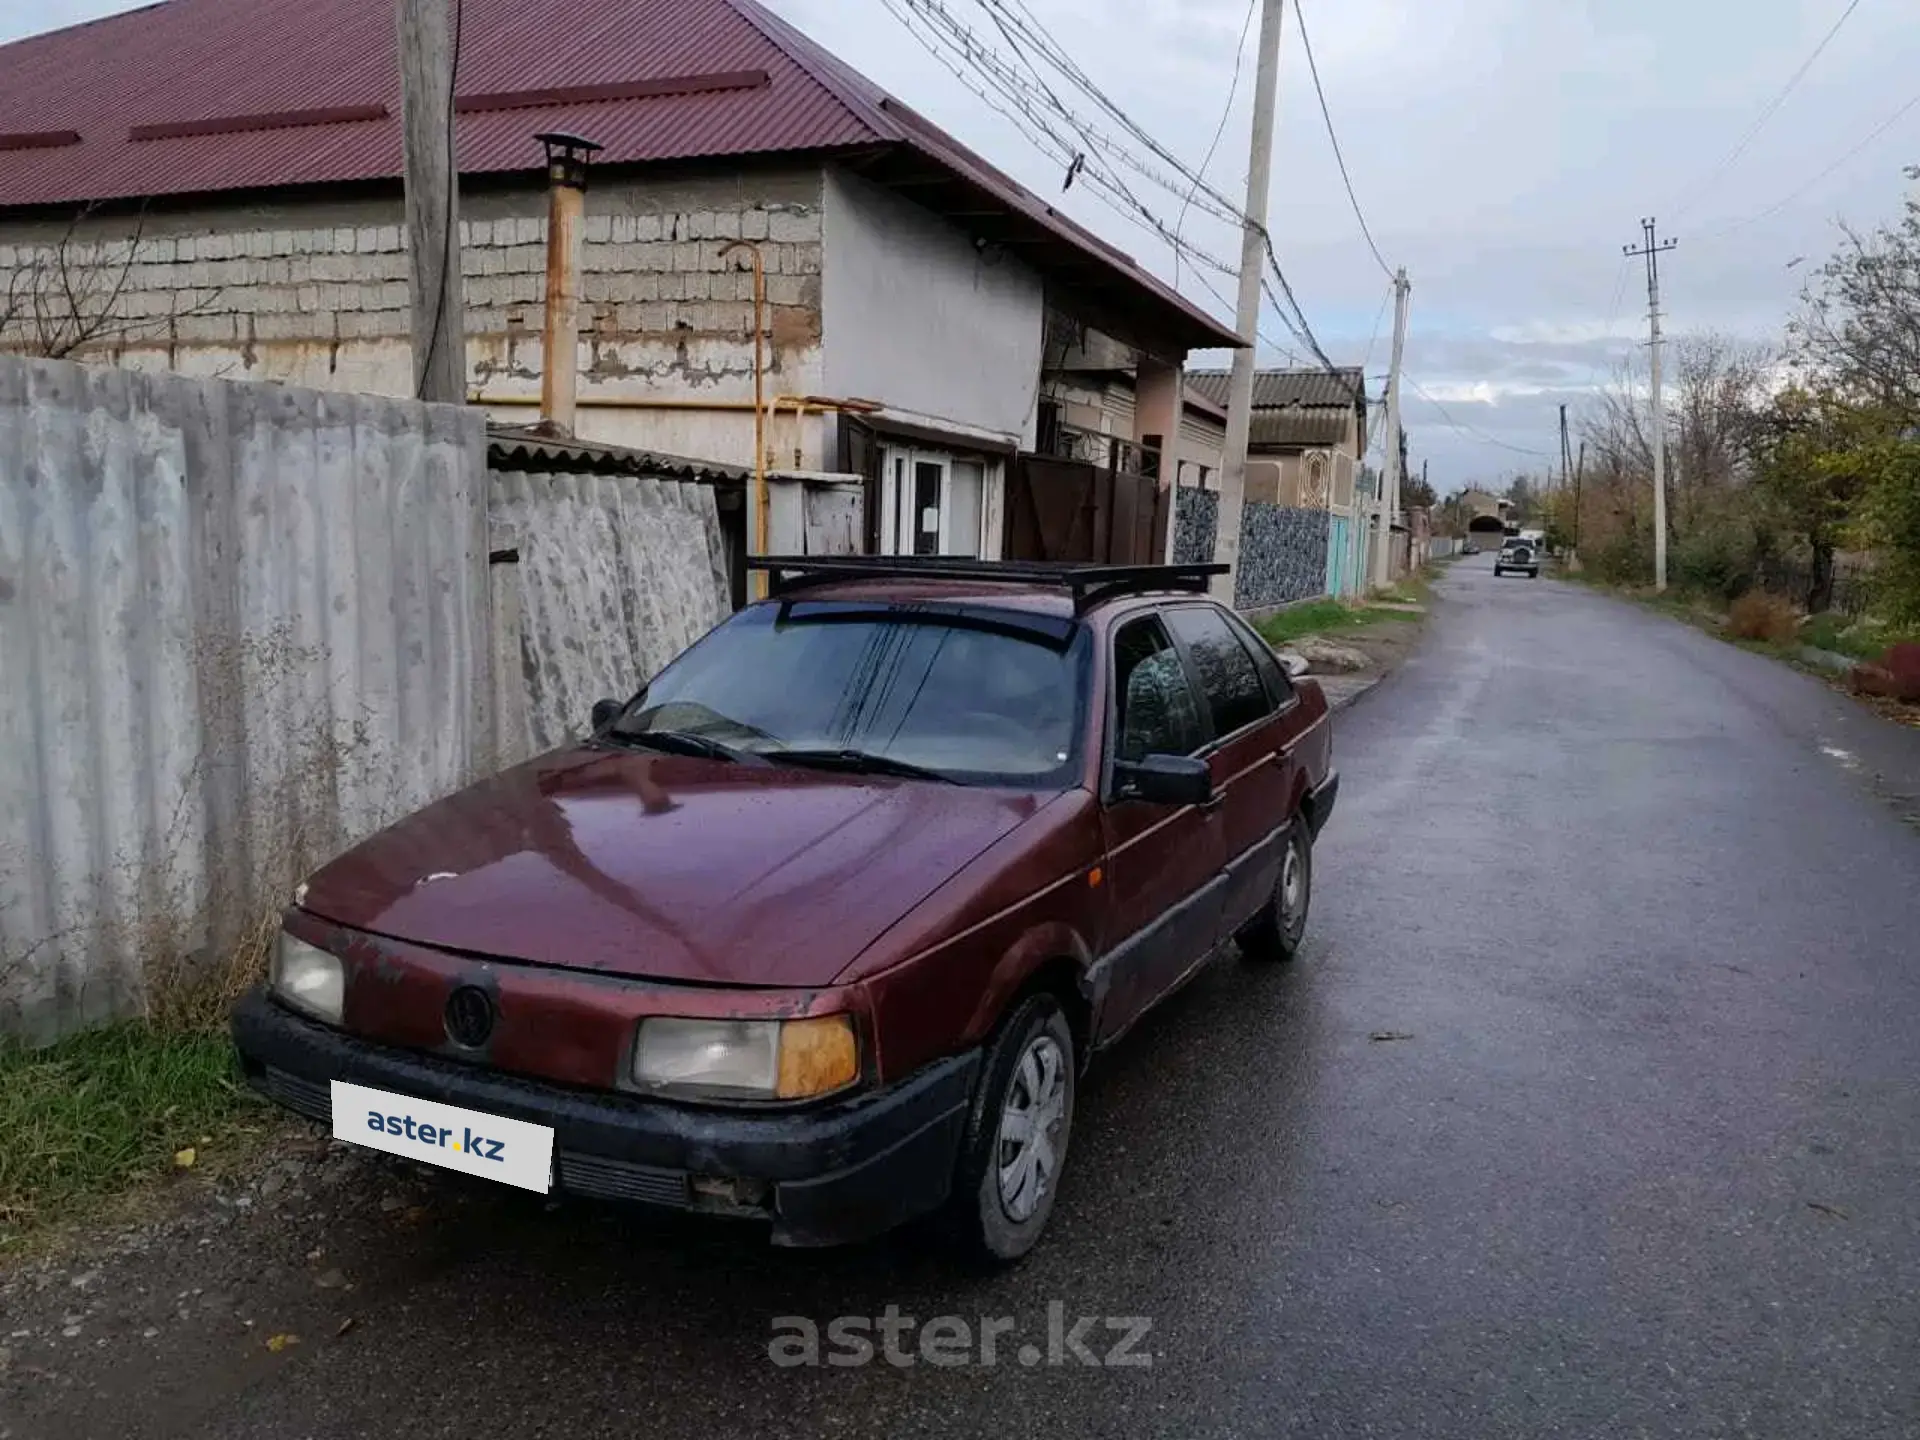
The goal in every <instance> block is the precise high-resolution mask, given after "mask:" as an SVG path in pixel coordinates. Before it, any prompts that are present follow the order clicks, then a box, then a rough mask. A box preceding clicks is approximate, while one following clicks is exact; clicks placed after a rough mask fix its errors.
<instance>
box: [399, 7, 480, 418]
mask: <svg viewBox="0 0 1920 1440" xmlns="http://www.w3.org/2000/svg"><path fill="white" fill-rule="evenodd" d="M398 5H399V38H400V116H401V124H402V128H403V131H404V141H405V147H406V212H407V280H408V288H409V292H410V294H411V296H412V300H413V322H412V323H413V328H412V339H413V393H414V394H415V395H416V396H417V397H419V398H420V399H422V400H441V401H445V402H446V403H448V404H452V405H462V404H465V403H466V399H467V338H466V321H465V317H464V316H463V315H462V313H461V311H462V297H461V290H460V187H459V181H458V178H457V175H456V168H455V167H456V157H455V155H454V142H453V80H454V73H455V69H456V60H457V58H458V57H457V47H458V45H459V37H458V36H457V35H454V34H452V33H450V31H449V27H448V14H447V12H448V5H449V0H398Z"/></svg>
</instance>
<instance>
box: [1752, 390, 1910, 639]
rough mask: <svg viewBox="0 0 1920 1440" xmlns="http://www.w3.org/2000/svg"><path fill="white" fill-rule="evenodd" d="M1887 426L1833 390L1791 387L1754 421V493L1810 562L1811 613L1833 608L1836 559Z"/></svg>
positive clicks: (1806, 599)
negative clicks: (1835, 553) (1807, 556)
mask: <svg viewBox="0 0 1920 1440" xmlns="http://www.w3.org/2000/svg"><path fill="white" fill-rule="evenodd" d="M1884 435H1885V421H1884V419H1883V418H1882V417H1880V416H1879V415H1877V414H1876V413H1875V412H1873V411H1871V410H1867V409H1863V408H1861V407H1859V406H1856V405H1854V404H1851V403H1850V402H1849V401H1848V400H1847V399H1846V398H1845V397H1844V396H1842V395H1841V394H1840V393H1839V392H1837V391H1836V390H1834V389H1832V388H1828V387H1821V388H1811V389H1810V388H1807V387H1804V386H1794V387H1792V388H1790V389H1787V390H1783V391H1781V392H1780V393H1779V394H1778V395H1776V396H1775V397H1774V398H1773V402H1772V404H1771V405H1770V406H1769V407H1768V408H1767V409H1766V411H1765V412H1763V413H1762V414H1760V415H1759V416H1758V417H1756V421H1755V424H1754V427H1753V430H1752V434H1751V439H1750V447H1749V448H1750V453H1751V455H1752V457H1753V460H1754V469H1755V476H1754V480H1755V489H1756V491H1757V492H1758V495H1759V497H1760V499H1761V501H1762V502H1763V504H1764V505H1765V506H1766V507H1767V509H1768V511H1769V515H1768V518H1769V519H1770V520H1771V521H1773V522H1774V523H1775V524H1777V525H1778V526H1779V528H1780V529H1781V530H1782V531H1783V532H1785V533H1786V534H1787V535H1789V536H1791V537H1792V538H1793V539H1795V540H1797V541H1799V542H1801V543H1804V544H1805V545H1806V547H1807V549H1808V552H1809V553H1810V555H1811V557H1812V561H1813V564H1812V569H1811V572H1810V578H1809V581H1808V584H1807V591H1806V594H1805V595H1804V596H1801V597H1797V598H1800V599H1801V600H1802V601H1803V603H1804V604H1805V605H1806V607H1807V611H1808V613H1809V614H1818V613H1819V612H1820V611H1822V610H1825V609H1827V608H1828V607H1829V606H1830V605H1831V604H1832V603H1833V555H1834V551H1835V550H1836V549H1837V548H1838V547H1839V545H1840V542H1841V540H1842V539H1843V537H1844V535H1845V533H1846V530H1847V527H1848V525H1849V522H1850V521H1851V520H1852V519H1853V516H1854V508H1855V506H1856V505H1857V504H1858V503H1859V501H1860V499H1861V497H1862V496H1863V495H1864V494H1865V493H1866V491H1867V489H1868V486H1869V484H1870V483H1871V481H1872V479H1873V477H1874V473H1875V469H1876V463H1877V462H1876V461H1875V458H1874V451H1875V448H1876V445H1877V444H1878V443H1879V441H1880V440H1881V439H1882V438H1883V437H1884Z"/></svg>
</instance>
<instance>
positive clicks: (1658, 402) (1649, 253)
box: [1620, 218, 1680, 590]
mask: <svg viewBox="0 0 1920 1440" xmlns="http://www.w3.org/2000/svg"><path fill="white" fill-rule="evenodd" d="M1640 236H1641V240H1640V248H1639V249H1637V250H1636V249H1634V247H1633V246H1631V245H1623V246H1621V247H1620V248H1621V250H1622V251H1623V252H1624V253H1625V254H1626V256H1627V257H1628V258H1629V259H1635V258H1638V257H1640V256H1645V257H1646V261H1647V329H1648V334H1649V339H1648V341H1647V344H1648V345H1649V347H1651V349H1652V351H1653V588H1654V589H1655V590H1665V589H1666V588H1667V406H1666V398H1665V396H1664V395H1662V393H1661V390H1660V349H1661V345H1660V257H1661V256H1662V255H1663V254H1665V253H1666V252H1667V251H1669V250H1671V249H1673V247H1674V246H1676V245H1678V244H1679V243H1680V242H1679V241H1678V240H1673V239H1667V240H1662V239H1660V238H1659V229H1658V227H1657V226H1656V225H1655V224H1654V222H1653V220H1652V219H1650V218H1649V219H1646V220H1642V221H1641V222H1640Z"/></svg>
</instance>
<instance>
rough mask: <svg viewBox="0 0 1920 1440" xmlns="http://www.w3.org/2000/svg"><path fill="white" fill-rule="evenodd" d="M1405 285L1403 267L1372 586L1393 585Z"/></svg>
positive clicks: (1398, 277) (1397, 276) (1396, 296)
mask: <svg viewBox="0 0 1920 1440" xmlns="http://www.w3.org/2000/svg"><path fill="white" fill-rule="evenodd" d="M1412 289H1413V287H1412V286H1411V285H1410V284H1408V283H1407V272H1406V270H1405V268H1404V267H1403V268H1401V269H1399V270H1396V271H1394V273H1393V364H1392V366H1391V367H1389V369H1388V370H1387V473H1386V477H1385V478H1384V479H1383V480H1382V481H1381V484H1380V528H1379V530H1378V531H1377V532H1376V533H1375V535H1374V549H1373V554H1374V561H1373V583H1374V584H1376V585H1379V586H1383V587H1384V586H1387V585H1391V584H1392V583H1393V517H1394V516H1395V515H1397V514H1399V512H1400V480H1401V462H1402V459H1403V452H1402V450H1401V445H1400V356H1401V354H1402V352H1403V351H1404V350H1405V349H1406V345H1407V296H1408V294H1409V293H1410V292H1411V291H1412Z"/></svg>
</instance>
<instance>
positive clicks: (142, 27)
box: [0, 0, 1235, 345]
mask: <svg viewBox="0 0 1920 1440" xmlns="http://www.w3.org/2000/svg"><path fill="white" fill-rule="evenodd" d="M460 14H461V22H460V23H461V27H462V33H461V45H460V71H459V84H458V93H459V95H460V96H461V97H462V98H463V99H464V100H466V101H467V102H468V103H469V104H471V103H472V102H473V100H474V99H475V98H476V97H491V99H490V101H489V102H488V103H492V104H501V103H506V100H505V98H504V97H508V96H510V95H511V94H512V93H514V92H521V93H523V94H524V93H525V92H538V91H552V90H556V89H563V88H571V87H578V86H588V85H592V86H606V85H619V84H623V83H627V82H645V81H656V82H677V83H669V84H667V85H666V86H665V87H664V88H667V89H669V90H671V91H673V92H674V93H667V94H657V95H649V96H645V97H642V98H626V99H614V100H596V101H575V102H572V103H566V104H551V103H548V104H534V105H531V106H525V107H516V108H511V109H486V110H479V111H474V110H467V111H463V112H462V113H461V114H459V116H458V118H457V121H456V126H455V129H456V137H457V145H458V154H459V161H460V170H461V173H462V174H467V175H473V174H484V173H489V172H509V171H529V170H534V171H537V170H539V169H540V168H542V157H541V153H540V150H539V147H538V146H536V145H535V144H534V143H533V141H532V139H531V138H530V137H531V136H532V135H533V133H534V132H535V131H541V130H565V131H574V132H577V133H580V134H584V135H589V136H591V137H592V138H593V139H595V140H597V141H599V142H600V143H601V144H602V145H603V146H604V147H605V149H604V150H603V151H602V152H601V153H600V154H599V155H598V156H597V157H596V163H598V164H623V163H636V162H646V161H659V160H680V159H706V158H713V157H723V156H732V155H754V154H767V153H777V152H783V151H786V152H791V151H819V150H840V149H849V148H854V147H861V146H872V145H884V146H902V147H907V148H909V149H912V150H914V151H916V152H919V153H920V154H922V155H924V156H926V157H928V158H930V159H932V160H933V161H935V162H936V163H937V164H939V165H940V166H942V167H944V168H945V169H947V170H950V171H952V172H953V173H954V174H956V175H958V176H960V177H961V178H962V179H964V180H965V181H967V182H968V183H969V184H971V185H975V186H977V187H979V188H980V189H982V190H984V191H986V192H988V193H989V194H991V195H993V196H994V197H996V198H997V199H999V200H1000V202H1001V203H1003V204H1005V205H1006V206H1007V207H1008V208H1009V209H1010V210H1012V211H1014V212H1016V213H1017V214H1019V215H1021V216H1024V217H1025V218H1026V219H1027V220H1028V221H1029V222H1032V223H1034V224H1037V225H1039V226H1040V227H1042V228H1043V229H1045V230H1046V231H1048V232H1050V233H1051V234H1053V235H1055V236H1057V237H1058V238H1059V239H1061V240H1063V241H1066V242H1067V243H1069V244H1070V245H1072V246H1074V247H1076V248H1078V249H1079V250H1081V251H1084V252H1086V253H1087V254H1088V255H1090V256H1092V257H1093V258H1095V259H1097V260H1098V261H1099V263H1100V264H1101V265H1103V266H1105V267H1108V268H1110V269H1111V270H1113V271H1114V272H1117V275H1118V276H1119V277H1122V278H1124V279H1125V280H1126V281H1128V282H1130V284H1131V285H1132V286H1135V287H1138V289H1140V290H1142V291H1144V292H1146V294H1145V296H1143V297H1142V298H1143V299H1148V300H1149V301H1150V302H1151V303H1153V304H1155V305H1157V306H1160V307H1170V308H1171V309H1173V310H1174V311H1176V312H1178V320H1177V323H1178V324H1179V328H1180V329H1182V330H1184V331H1187V332H1190V338H1191V339H1192V340H1193V343H1195V344H1212V345H1219V344H1232V343H1235V342H1234V340H1233V336H1232V333H1231V331H1229V330H1228V329H1227V328H1226V327H1225V326H1223V325H1221V324H1220V323H1219V322H1218V321H1216V320H1214V319H1213V318H1212V317H1211V316H1209V315H1207V314H1206V312H1205V311H1203V310H1200V309H1199V308H1198V307H1196V306H1194V305H1192V304H1190V303H1189V302H1187V301H1186V300H1185V299H1184V298H1183V297H1181V296H1179V295H1177V294H1176V293H1175V292H1173V291H1172V290H1171V289H1170V288H1168V287H1167V286H1165V285H1163V284H1162V283H1161V282H1160V281H1159V280H1157V279H1156V278H1154V277H1153V276H1151V275H1149V274H1147V273H1146V272H1145V271H1143V270H1140V269H1139V268H1138V267H1137V266H1136V265H1135V264H1134V263H1133V261H1132V260H1131V259H1129V258H1128V257H1126V256H1125V255H1123V254H1121V253H1120V252H1119V251H1117V250H1115V249H1114V248H1113V247H1111V246H1109V245H1107V244H1106V243H1105V242H1104V241H1101V240H1099V239H1098V238H1097V237H1095V236H1093V235H1092V234H1090V233H1089V232H1087V231H1085V230H1084V229H1082V228H1081V227H1080V226H1078V225H1076V224H1074V223H1073V222H1072V221H1070V220H1068V219H1067V218H1066V217H1065V216H1062V215H1060V214H1058V213H1056V212H1055V211H1054V210H1053V208H1052V207H1051V206H1049V205H1047V204H1046V203H1045V202H1044V201H1042V200H1041V199H1040V198H1039V197H1038V196H1035V195H1034V194H1032V193H1031V192H1030V191H1028V190H1026V189H1024V188H1023V187H1021V186H1020V185H1018V184H1016V183H1015V182H1014V181H1013V180H1012V179H1010V178H1009V177H1007V176H1006V175H1004V174H1002V173H1001V172H1000V171H998V170H996V169H994V168H993V167H992V166H991V165H989V164H988V163H987V162H986V161H984V160H982V159H981V158H980V157H979V156H977V155H975V154H973V153H972V152H971V151H969V150H968V149H966V147H964V146H962V145H961V144H960V143H959V142H958V141H957V140H955V139H954V138H953V137H952V136H950V135H947V134H946V133H945V132H944V131H941V130H939V129H938V128H937V127H935V126H933V125H931V124H929V123H928V122H926V121H925V120H923V119H921V118H920V117H919V116H917V115H915V114H914V113H913V112H912V111H910V110H907V109H906V107H904V106H901V105H900V104H899V102H897V101H894V100H891V99H890V98H889V97H888V96H887V95H886V94H885V93H884V92H883V91H881V90H880V89H879V88H878V87H876V86H874V85H873V84H872V83H871V82H869V81H867V80H866V79H865V78H864V77H863V76H861V75H859V74H858V73H857V72H855V71H854V70H852V69H851V68H850V67H848V66H847V65H845V64H843V63H842V62H841V61H839V60H838V59H837V58H835V57H834V56H832V55H830V54H828V53H827V52H826V51H825V50H823V49H821V48H820V47H819V46H818V45H816V44H814V43H813V42H812V41H811V40H809V39H808V38H807V37H806V36H804V35H802V34H801V33H800V32H799V31H797V30H795V29H793V27H791V26H789V25H787V24H786V23H785V22H783V21H781V20H779V19H777V18H776V17H774V16H773V15H771V14H769V13H768V12H767V11H765V10H764V9H762V8H761V7H760V6H759V5H758V4H756V3H754V0H463V4H462V7H461V11H460ZM394 23H395V22H394V6H393V0H165V3H162V4H158V5H151V6H148V7H146V8H145V9H141V10H134V11H130V12H128V13H126V14H123V15H117V16H113V17H111V18H109V19H105V20H97V21H94V22H92V23H89V24H85V25H76V26H73V27H71V28H69V29H66V30H58V31H54V32H53V33H51V34H48V35H41V36H37V37H34V38H32V39H28V40H21V41H17V42H15V43H14V44H11V45H6V46H0V136H8V137H11V138H13V139H14V140H15V141H16V142H18V143H19V148H12V149H0V208H4V207H9V206H49V205H67V204H73V203H78V202H84V201H107V200H122V199H132V198H140V197H154V196H166V195H190V194H199V193H206V192H213V191H222V190H245V189H261V188H278V187H282V186H298V185H321V184H338V183H343V182H351V181H365V180H390V179H394V178H396V177H398V176H399V174H400V173H401V168H402V167H401V150H400V96H399V73H398V68H397V65H396V62H395V59H394V45H395V40H394ZM760 74H764V76H765V80H764V82H761V81H760V80H759V79H758V76H759V75H760ZM689 82H691V83H689ZM374 107H380V108H381V109H383V110H384V114H383V115H381V116H380V117H379V118H368V119H347V120H340V119H331V120H321V123H295V122H299V121H301V120H303V119H305V120H313V119H317V118H319V117H320V116H321V115H323V114H324V112H327V111H335V112H339V111H342V110H346V111H350V112H353V113H358V114H371V113H372V111H373V108H374ZM154 127H165V128H163V130H162V134H163V135H164V136H165V138H156V139H135V138H133V136H134V135H135V134H136V133H140V132H143V131H144V132H146V133H152V131H153V128H154ZM182 129H185V130H189V131H195V130H197V131H201V132H203V133H190V134H180V133H178V132H179V131H180V130H182ZM61 131H77V132H78V133H79V135H80V140H79V142H78V143H77V144H74V143H50V142H49V141H44V140H43V142H42V143H39V144H35V143H32V140H33V137H46V136H57V137H58V138H59V139H60V140H65V139H67V137H65V136H59V135H58V132H61ZM207 131H211V132H213V133H204V132H207ZM1168 318H1169V319H1174V318H1175V317H1172V316H1170V317H1168Z"/></svg>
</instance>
